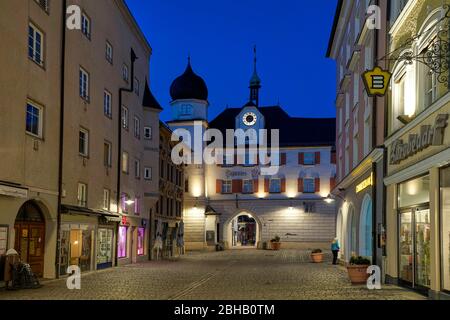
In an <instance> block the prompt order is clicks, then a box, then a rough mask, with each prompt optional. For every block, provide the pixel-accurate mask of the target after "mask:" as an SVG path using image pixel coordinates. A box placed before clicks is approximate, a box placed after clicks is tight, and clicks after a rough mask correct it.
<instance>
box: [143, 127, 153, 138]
mask: <svg viewBox="0 0 450 320" xmlns="http://www.w3.org/2000/svg"><path fill="white" fill-rule="evenodd" d="M144 139H146V140H152V127H144Z"/></svg>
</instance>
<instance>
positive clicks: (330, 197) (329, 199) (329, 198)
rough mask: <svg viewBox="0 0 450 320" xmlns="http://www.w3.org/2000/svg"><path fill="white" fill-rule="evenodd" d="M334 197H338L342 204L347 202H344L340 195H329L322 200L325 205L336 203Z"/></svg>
mask: <svg viewBox="0 0 450 320" xmlns="http://www.w3.org/2000/svg"><path fill="white" fill-rule="evenodd" d="M336 197H338V198H339V199H341V200H342V201H344V202H347V200H345V199H344V198H343V197H341V196H340V195H337V194H334V195H332V194H331V193H330V194H329V195H328V196H327V197H326V198H325V199H324V201H325V202H326V203H333V202H335V201H336Z"/></svg>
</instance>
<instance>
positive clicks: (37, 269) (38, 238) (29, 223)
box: [14, 201, 45, 277]
mask: <svg viewBox="0 0 450 320" xmlns="http://www.w3.org/2000/svg"><path fill="white" fill-rule="evenodd" d="M14 229H15V234H16V236H15V244H14V248H15V250H16V251H17V252H18V253H19V255H20V258H21V260H22V261H23V262H26V263H28V264H30V266H31V270H33V272H34V273H35V274H36V275H37V276H38V277H42V275H43V273H44V247H45V245H44V243H45V219H44V216H43V214H42V211H41V209H40V208H39V206H38V205H37V204H36V203H34V202H33V201H28V202H26V203H24V204H23V205H22V207H21V208H20V209H19V213H18V214H17V217H16V222H15V224H14Z"/></svg>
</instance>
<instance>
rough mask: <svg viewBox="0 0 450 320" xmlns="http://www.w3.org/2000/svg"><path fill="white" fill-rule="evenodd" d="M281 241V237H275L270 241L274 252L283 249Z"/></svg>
mask: <svg viewBox="0 0 450 320" xmlns="http://www.w3.org/2000/svg"><path fill="white" fill-rule="evenodd" d="M280 240H281V239H280V237H279V236H275V237H274V238H273V239H272V240H270V246H271V248H272V250H280V247H281V242H280Z"/></svg>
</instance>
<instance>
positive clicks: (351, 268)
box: [347, 265, 369, 284]
mask: <svg viewBox="0 0 450 320" xmlns="http://www.w3.org/2000/svg"><path fill="white" fill-rule="evenodd" d="M368 267H369V266H368V265H348V266H347V271H348V276H349V278H350V281H351V282H352V283H353V284H364V283H367V279H368V278H369V274H368V273H367V268H368Z"/></svg>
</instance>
